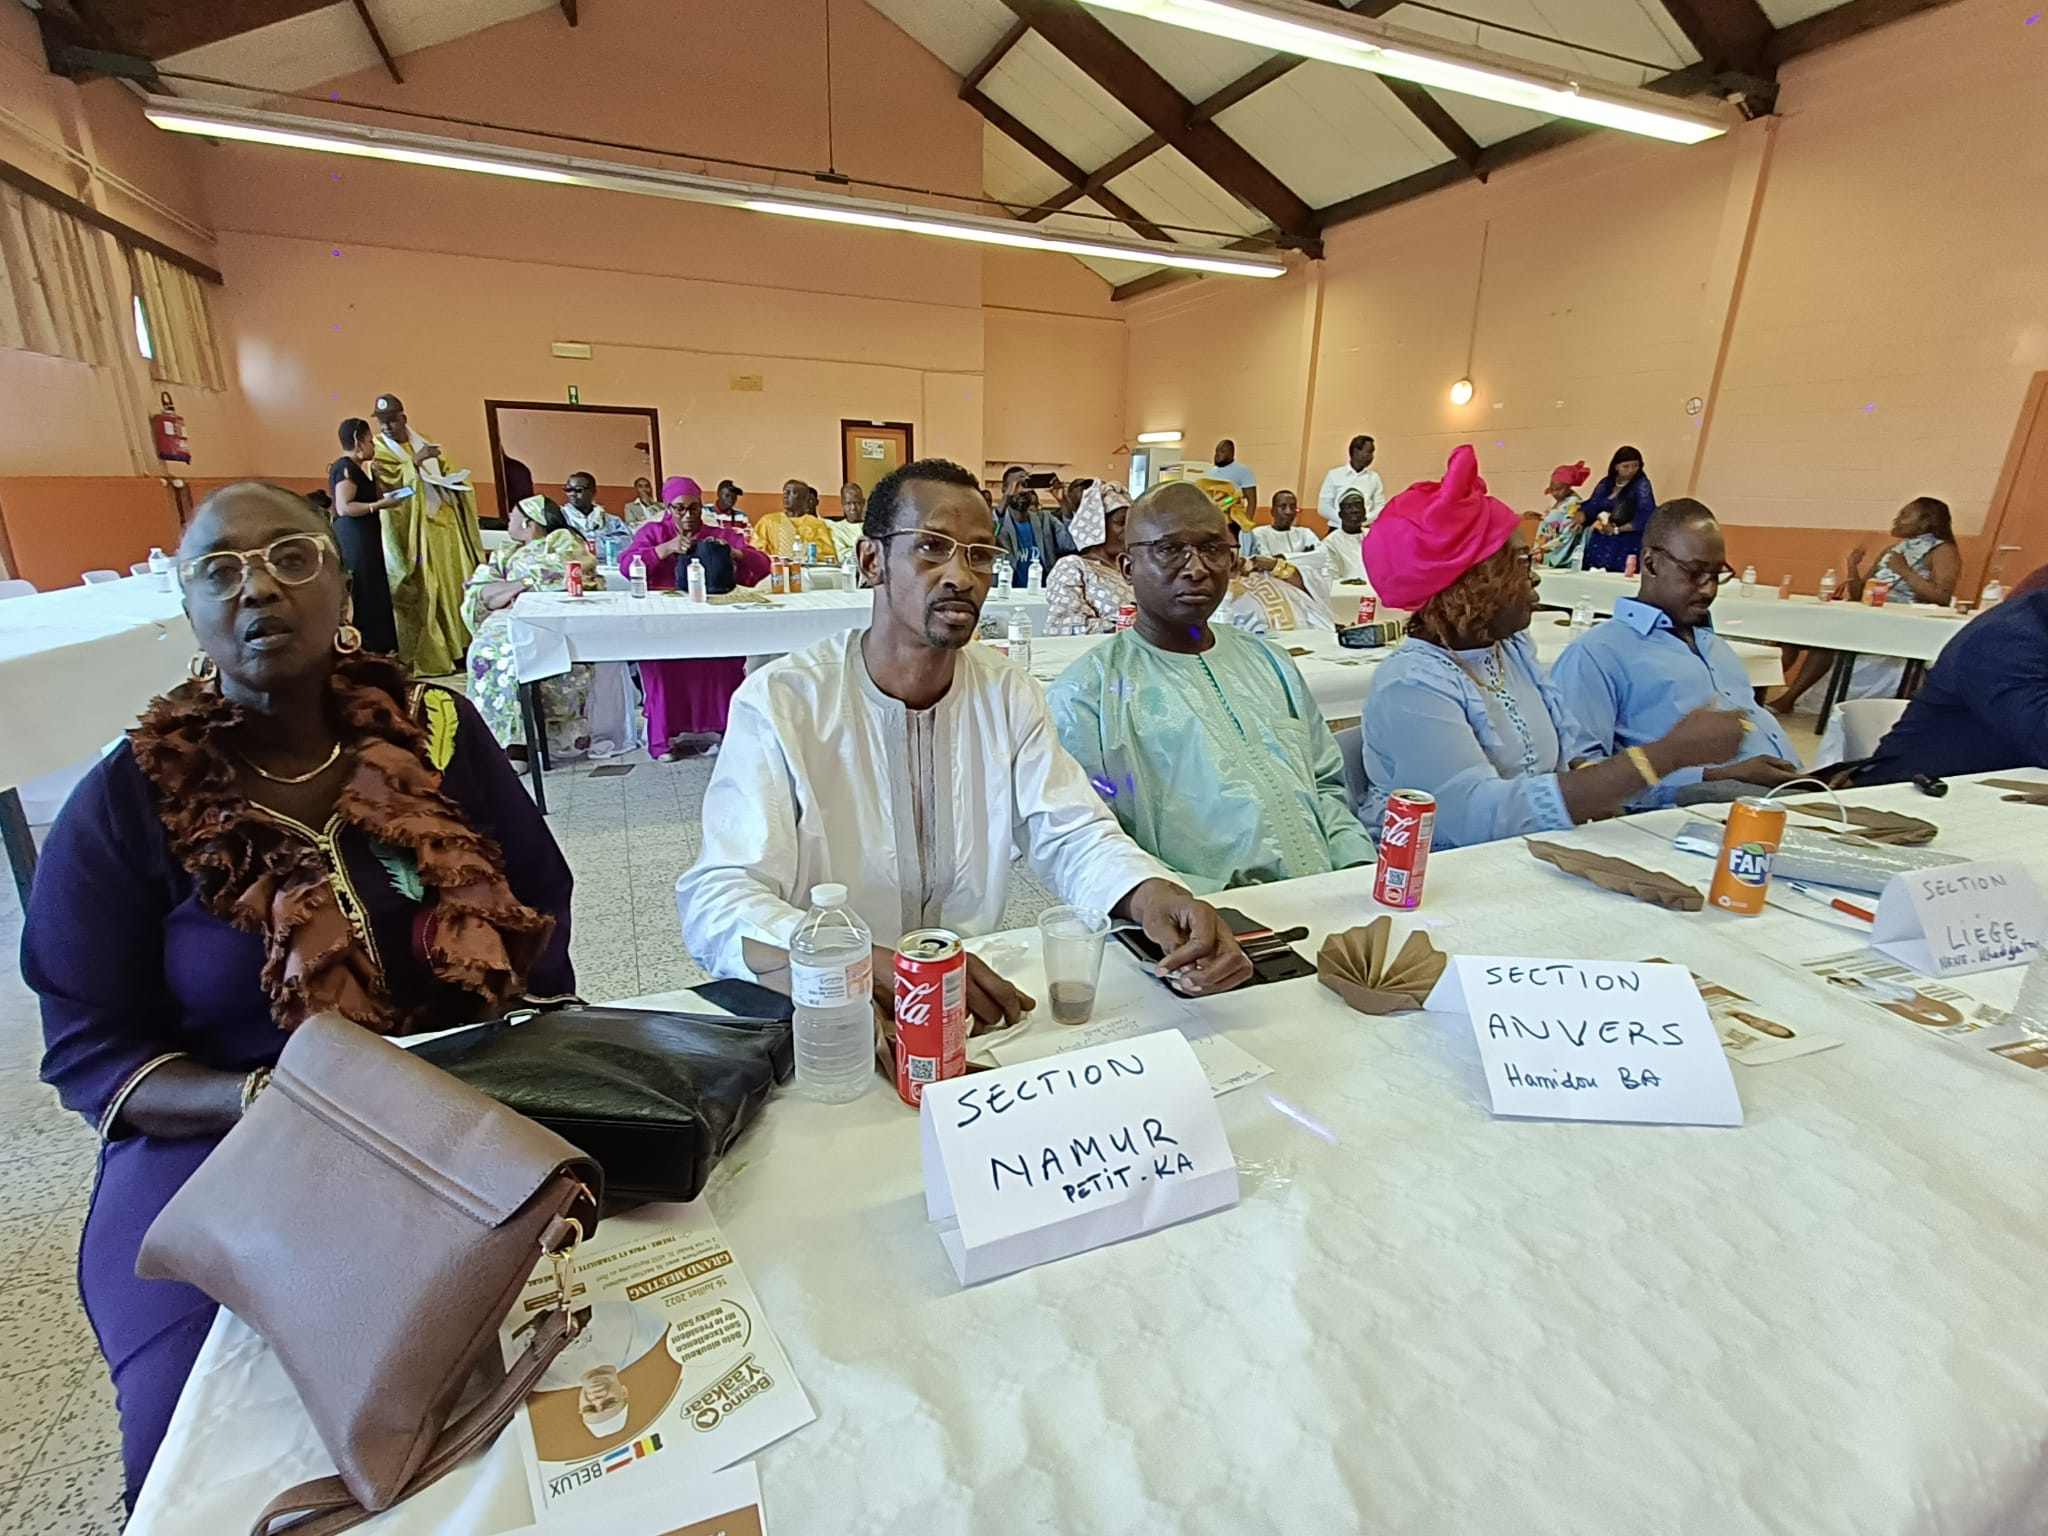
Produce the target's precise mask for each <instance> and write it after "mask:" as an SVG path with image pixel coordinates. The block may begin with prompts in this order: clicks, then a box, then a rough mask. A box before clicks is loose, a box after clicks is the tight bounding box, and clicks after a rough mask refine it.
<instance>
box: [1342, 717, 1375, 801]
mask: <svg viewBox="0 0 2048 1536" xmlns="http://www.w3.org/2000/svg"><path fill="white" fill-rule="evenodd" d="M1336 734H1337V750H1338V751H1339V752H1340V753H1342V754H1343V756H1344V798H1345V799H1347V800H1349V801H1350V802H1351V809H1352V812H1353V813H1354V814H1356V813H1357V810H1358V808H1359V807H1360V806H1361V805H1363V804H1365V792H1366V789H1367V788H1368V786H1367V784H1366V782H1365V728H1364V727H1363V726H1359V725H1347V726H1345V727H1344V729H1343V730H1341V731H1339V732H1337V733H1336Z"/></svg>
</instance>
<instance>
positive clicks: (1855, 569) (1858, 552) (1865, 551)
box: [1849, 544, 1870, 577]
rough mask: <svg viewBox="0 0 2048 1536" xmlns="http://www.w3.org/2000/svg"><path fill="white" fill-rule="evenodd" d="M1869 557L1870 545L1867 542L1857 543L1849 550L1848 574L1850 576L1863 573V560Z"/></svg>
mask: <svg viewBox="0 0 2048 1536" xmlns="http://www.w3.org/2000/svg"><path fill="white" fill-rule="evenodd" d="M1869 558H1870V546H1869V545H1867V544H1858V545H1857V546H1856V547H1855V548H1854V549H1852V550H1850V551H1849V574H1850V575H1851V576H1852V577H1855V576H1861V575H1862V574H1863V562H1864V561H1865V560H1868V559H1869Z"/></svg>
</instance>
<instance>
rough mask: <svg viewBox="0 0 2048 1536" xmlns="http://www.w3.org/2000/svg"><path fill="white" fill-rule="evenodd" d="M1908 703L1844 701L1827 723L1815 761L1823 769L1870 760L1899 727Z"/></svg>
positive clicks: (1838, 705) (1836, 707)
mask: <svg viewBox="0 0 2048 1536" xmlns="http://www.w3.org/2000/svg"><path fill="white" fill-rule="evenodd" d="M1906 703H1907V701H1906V700H1904V699H1844V700H1843V701H1842V702H1841V703H1840V704H1837V705H1836V706H1835V712H1834V714H1833V715H1831V716H1830V717H1829V719H1828V728H1827V732H1826V734H1825V735H1823V736H1822V737H1821V739H1820V753H1819V756H1818V758H1817V759H1816V761H1817V762H1818V763H1820V764H1823V765H1825V764H1827V763H1857V762H1861V761H1862V760H1863V759H1864V758H1866V757H1869V756H1871V755H1872V754H1874V753H1875V752H1876V751H1877V744H1878V743H1879V742H1881V741H1883V740H1884V738H1885V733H1886V732H1887V731H1889V730H1890V729H1891V728H1892V727H1893V726H1895V725H1897V724H1898V723H1899V716H1901V715H1903V714H1904V713H1905V712H1906Z"/></svg>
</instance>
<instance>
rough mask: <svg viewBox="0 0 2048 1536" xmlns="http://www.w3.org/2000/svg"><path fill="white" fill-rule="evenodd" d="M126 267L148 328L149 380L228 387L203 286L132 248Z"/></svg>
mask: <svg viewBox="0 0 2048 1536" xmlns="http://www.w3.org/2000/svg"><path fill="white" fill-rule="evenodd" d="M128 267H129V270H130V271H131V272H132V273H133V274H134V277H135V296H136V297H137V298H138V299H140V300H141V301H142V314H143V318H144V320H145V321H146V323H147V325H148V332H149V373H150V377H151V378H153V379H155V380H156V381H157V382H158V383H161V384H189V385H192V386H194V387H196V388H199V389H225V388H226V387H227V374H226V371H225V370H224V369H223V368H222V367H221V361H220V347H219V346H218V345H217V344H216V343H215V341H214V339H213V313H212V311H211V310H210V309H209V308H208V307H207V303H206V287H205V285H204V284H202V283H201V282H200V281H199V279H198V278H196V277H194V276H193V275H192V274H191V273H190V272H187V271H186V270H185V269H184V268H183V267H174V266H172V265H171V264H170V263H169V262H168V261H165V260H164V259H163V258H162V257H161V256H158V255H156V254H154V253H153V252H150V251H138V250H134V249H132V248H131V249H130V250H129V252H128Z"/></svg>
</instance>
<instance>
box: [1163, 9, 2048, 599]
mask: <svg viewBox="0 0 2048 1536" xmlns="http://www.w3.org/2000/svg"><path fill="white" fill-rule="evenodd" d="M2036 8H2037V7H2035V6H2034V5H2032V4H2018V3H2013V0H1960V3H1958V4H1955V5H1952V6H1949V7H1946V8H1944V9H1941V10H1938V11H1935V12H1931V13H1929V14H1926V15H1923V16H1920V17H1916V18H1913V19H1910V20H1908V21H1904V22H1900V23H1897V24H1895V25H1893V26H1891V27H1888V28H1885V29H1883V30H1881V31H1879V32H1876V33H1873V34H1871V35H1869V36H1867V37H1864V38H1862V39H1859V40H1857V41H1855V42H1853V43H1849V44H1845V45H1842V46H1841V47H1839V48H1836V49H1833V50H1830V51H1828V52H1825V53H1822V54H1818V55H1815V56H1813V57H1811V58H1809V59H1805V60H1801V61H1797V62H1795V63H1793V64H1791V65H1789V66H1787V67H1786V69H1785V70H1784V71H1783V75H1782V83H1783V91H1782V95H1781V97H1780V109H1781V112H1782V117H1781V118H1780V119H1778V120H1777V121H1775V122H1772V123H1752V124H1747V125H1744V126H1743V127H1741V128H1739V129H1738V130H1736V131H1735V132H1733V133H1730V134H1729V135H1727V136H1726V137H1725V138H1723V139H1720V140H1717V141H1715V142H1713V143H1710V144H1706V145H1701V146H1697V147H1693V148H1689V149H1680V148H1673V147H1669V146H1663V145H1657V144H1652V143H1648V142H1645V141H1640V140H1627V139H1623V138H1621V137H1620V136H1613V135H1610V136H1606V137H1602V138H1595V139H1589V140H1586V141H1582V142H1580V143H1578V144H1575V145H1572V146H1569V147H1567V148H1563V149H1560V150H1557V151H1553V152H1552V153H1550V154H1548V155H1545V156H1543V157H1541V158H1539V159H1536V160H1533V161H1530V162H1528V163H1526V164H1524V165H1520V166H1516V167H1511V168H1509V169H1507V170H1504V171H1501V172H1498V173H1496V174H1495V175H1494V176H1493V177H1492V179H1491V180H1490V181H1489V182H1488V183H1487V184H1485V185H1483V186H1480V185H1471V186H1466V187H1459V188H1455V189H1450V190H1447V191H1444V192H1440V193H1437V194H1434V195H1432V196H1430V197H1427V198H1423V199H1419V200H1417V201H1415V202H1413V203H1408V204H1404V205H1401V206H1400V207H1397V208H1395V209H1392V210H1389V211H1388V212H1386V213H1382V214H1379V215H1375V216H1373V217H1370V218H1368V219H1364V220H1361V221H1359V222H1357V223H1356V224H1353V225H1349V226H1345V227H1343V228H1340V229H1338V230H1336V231H1334V232H1333V233H1332V234H1331V236H1330V237H1329V239H1328V242H1327V249H1328V259H1327V261H1326V262H1325V263H1323V267H1322V278H1323V294H1322V315H1321V319H1320V324H1317V323H1315V321H1314V319H1313V310H1314V305H1315V281H1314V277H1313V275H1301V276H1296V275H1290V276H1289V277H1287V278H1285V279H1281V280H1278V281H1275V282H1269V283H1256V284H1254V283H1243V282H1238V283H1233V282H1230V281H1228V280H1225V279H1211V280H1206V281H1204V282H1201V283H1197V284H1191V285H1185V286H1182V287H1180V288H1175V289H1168V290H1165V291H1162V292H1160V293H1158V294H1155V295H1152V296H1148V297H1146V298H1143V299H1139V300H1136V301H1134V302H1132V303H1131V304H1130V305H1128V306H1127V308H1128V310H1129V322H1130V333H1131V354H1130V365H1129V376H1130V394H1129V409H1128V413H1127V420H1128V423H1129V425H1130V427H1131V430H1132V431H1134V432H1136V431H1141V430H1147V429H1151V428H1157V427H1180V428H1182V429H1183V430H1184V431H1186V432H1187V434H1188V443H1187V446H1188V448H1189V450H1190V451H1191V452H1203V451H1206V448H1207V445H1208V444H1209V443H1211V442H1212V441H1213V440H1214V438H1215V437H1216V436H1218V435H1219V434H1225V433H1227V434H1229V435H1231V436H1234V437H1235V438H1236V439H1237V442H1238V452H1239V456H1240V457H1241V458H1243V459H1244V460H1245V461H1246V462H1247V463H1249V464H1251V465H1252V466H1253V467H1254V468H1255V469H1256V470H1257V471H1258V472H1259V486H1260V492H1261V495H1262V497H1267V498H1270V495H1271V493H1272V491H1273V490H1274V489H1276V488H1278V487H1279V486H1280V485H1282V484H1285V483H1288V478H1289V477H1291V476H1293V475H1294V474H1296V473H1297V470H1296V466H1298V465H1299V464H1300V463H1301V461H1302V459H1303V458H1304V457H1305V458H1306V459H1307V467H1306V472H1305V473H1303V474H1302V475H1301V479H1302V481H1303V485H1302V487H1301V489H1302V490H1303V492H1304V494H1312V493H1313V491H1314V489H1315V487H1316V485H1318V484H1319V483H1320V479H1321V476H1322V473H1323V472H1324V471H1325V470H1326V469H1328V468H1329V467H1330V466H1331V465H1334V464H1336V463H1338V462H1339V461H1340V460H1341V458H1342V456H1343V453H1344V447H1345V443H1346V441H1347V440H1348V439H1349V438H1350V436H1351V435H1352V434H1353V433H1354V432H1360V431H1364V432H1370V433H1372V434H1373V435H1374V436H1375V437H1376V438H1377V439H1378V440H1379V450H1380V453H1379V467H1380V469H1381V472H1382V474H1383V475H1384V476H1385V477H1386V479H1387V482H1388V484H1389V486H1390V487H1393V488H1398V487H1399V486H1401V485H1404V484H1406V483H1408V482H1410V481H1413V480H1419V479H1434V478H1436V477H1437V475H1438V473H1439V472H1440V471H1441V469H1442V465H1443V460H1444V457H1445V454H1446V453H1447V451H1448V449H1449V448H1450V447H1451V446H1453V445H1454V444H1456V443H1458V442H1473V443H1475V444H1476V445H1477V446H1478V448H1479V454H1480V461H1481V464H1482V466H1483V468H1484V470H1485V472H1486V474H1487V477H1488V479H1489V481H1490V482H1491V483H1492V486H1493V488H1494V490H1495V492H1496V493H1497V494H1499V495H1501V496H1503V497H1504V498H1505V499H1507V500H1508V501H1509V502H1511V503H1512V504H1514V505H1517V506H1520V507H1524V508H1533V507H1535V506H1536V505H1537V504H1538V501H1539V498H1540V496H1541V492H1542V489H1543V485H1544V482H1545V481H1546V480H1547V479H1548V475H1549V471H1550V469H1551V468H1552V467H1553V466H1554V465H1556V464H1558V463H1560V462H1569V461H1571V460H1573V459H1577V458H1584V459H1586V460H1587V461H1588V463H1590V464H1591V465H1593V467H1594V468H1595V469H1596V470H1602V469H1604V468H1605V465H1606V460H1607V457H1608V455H1609V454H1610V453H1611V452H1612V451H1613V449H1614V448H1615V446H1616V445H1618V444H1620V443H1622V442H1631V443H1634V444H1635V445H1637V446H1638V447H1640V448H1641V449H1643V451H1644V452H1645V454H1646V455H1647V456H1648V461H1649V469H1650V473H1651V475H1652V477H1653V479H1654V480H1655V482H1656V485H1657V488H1658V490H1659V492H1660V494H1662V495H1665V496H1672V495H1678V494H1683V493H1684V492H1686V491H1687V489H1688V488H1689V482H1691V480H1692V478H1693V466H1694V460H1695V457H1696V454H1698V451H1699V446H1700V438H1701V434H1702V431H1703V430H1704V432H1705V448H1704V452H1703V455H1701V463H1700V472H1699V476H1698V483H1697V493H1698V494H1700V495H1701V496H1702V497H1703V498H1704V499H1705V500H1706V501H1707V502H1708V503H1709V504H1710V505H1712V506H1713V507H1715V509H1716V510H1717V511H1718V512H1719V513H1720V514H1721V516H1722V518H1723V520H1724V522H1726V523H1728V524H1730V525H1731V535H1730V536H1731V542H1732V543H1733V544H1734V545H1735V547H1736V549H1737V552H1738V555H1739V553H1740V550H1741V547H1742V540H1743V537H1744V535H1743V534H1742V532H1741V531H1740V530H1741V529H1742V528H1744V527H1750V528H1755V529H1756V530H1757V535H1756V537H1755V538H1754V540H1753V541H1752V548H1753V549H1754V550H1755V552H1756V555H1757V558H1758V561H1759V565H1760V572H1759V574H1760V575H1763V574H1768V576H1769V579H1771V580H1773V581H1775V580H1776V577H1777V576H1778V575H1781V574H1783V571H1781V570H1776V569H1768V570H1766V569H1764V568H1774V567H1776V566H1778V565H1779V564H1781V563H1788V562H1789V563H1790V564H1791V567H1792V569H1793V570H1794V571H1795V573H1796V574H1797V576H1798V579H1799V581H1800V583H1801V585H1802V586H1804V585H1805V583H1806V582H1807V581H1808V579H1809V578H1810V577H1812V578H1817V577H1818V575H1819V573H1820V569H1821V566H1822V565H1824V564H1826V563H1830V562H1831V561H1833V562H1838V561H1839V559H1840V557H1841V554H1842V552H1843V551H1844V550H1845V549H1846V547H1847V545H1848V543H1849V542H1851V534H1850V532H1849V531H1850V530H1855V531H1856V532H1857V533H1858V534H1859V535H1860V534H1861V533H1864V532H1868V533H1870V534H1873V535H1877V534H1881V533H1882V530H1883V528H1884V527H1885V526H1886V524H1887V523H1888V521H1889V519H1890V516H1891V514H1892V512H1893V511H1894V510H1895V509H1896V508H1897V506H1898V505H1899V504H1900V503H1901V502H1903V501H1905V500H1906V499H1908V498H1909V497H1911V496H1913V495H1917V494H1923V493H1925V494H1931V495H1937V496H1941V497H1943V498H1944V499H1946V500H1948V501H1949V502H1950V503H1951V505H1952V506H1953V507H1954V509H1955V514H1956V524H1957V528H1958V531H1959V532H1961V533H1963V534H1965V535H1969V534H1973V533H1974V532H1975V531H1976V530H1977V529H1978V528H1979V527H1980V525H1981V523H1982V520H1983V517H1984V512H1985V508H1986V505H1987V502H1988V500H1989V497H1990V494H1991V491H1992V488H1993V484H1994V482H1995V481H1996V479H1997V475H1998V471H1999V466H2000V464H2001V461H2002V459H2003V457H2004V454H2005V450H2006V446H2007V443H2008V441H2009V439H2010V436H2011V433H2012V430H2013V424H2014V420H2015V417H2016V415H2017V413H2018V411H2019V408H2020V405H2021V403H2022V400H2023V399H2024V395H2025V390H2026V386H2027V381H2028V379H2029V377H2030V376H2031V374H2032V372H2033V371H2034V370H2036V369H2038V368H2042V367H2048V361H2044V358H2048V321H2044V319H2043V316H2044V315H2048V309H2044V307H2043V302H2042V295H2043V294H2044V293H2048V257H2044V255H2043V254H2042V253H2043V252H2044V251H2048V200H2044V199H2043V198H2041V197H2040V196H2038V195H2036V194H2037V193H2038V191H2039V189H2040V188H2041V187H2042V186H2043V185H2048V71H2044V70H2043V69H2042V68H2041V67H2040V64H2041V60H2040V49H2041V48H2043V47H2048V36H2041V35H2039V34H2041V33H2042V32H2043V30H2044V29H2043V28H2041V27H2034V28H2032V29H2029V28H2028V26H2027V18H2028V17H2029V16H2031V15H2032V14H2034V11H2035V9H2036ZM1930 71H1931V73H1930ZM1909 72H1910V78H1911V79H1912V81H1913V87H1912V89H1911V90H1910V91H1909V92H1903V93H1902V91H1901V88H1900V82H1901V80H1903V79H1906V78H1908V76H1909ZM1759 187H1761V194H1760V199H1759V197H1758V195H1757V193H1758V188H1759ZM1753 210H1754V213H1755V235H1754V241H1753V245H1752V246H1751V248H1750V253H1749V258H1748V262H1747V265H1746V267H1744V266H1743V264H1742V262H1741V255H1742V250H1743V243H1744V236H1745V234H1746V233H1747V230H1748V226H1749V221H1750V218H1751V215H1752V211H1753ZM1482 233H1483V234H1484V237H1485V240H1486V245H1487V258H1486V276H1485V287H1484V292H1483V296H1482V297H1481V300H1480V303H1479V311H1478V328H1477V333H1476V340H1475V341H1474V344H1473V351H1472V363H1471V372H1472V377H1473V379H1474V380H1475V382H1476V384H1477V386H1478V388H1477V393H1476V396H1475V398H1474V400H1473V401H1472V403H1471V404H1470V405H1469V406H1466V407H1463V408H1460V407H1454V406H1452V405H1451V404H1450V401H1449V398H1448V390H1449V386H1450V384H1451V383H1452V381H1453V380H1455V379H1456V378H1457V377H1458V376H1459V375H1460V374H1462V373H1463V372H1465V370H1466V345H1467V336H1468V334H1469V333H1470V328H1471V325H1472V319H1473V303H1474V291H1475V285H1476V280H1477V277H1478V264H1479V249H1480V241H1481V238H1482ZM1738 275H1739V276H1740V278H1741V282H1740V285H1739V287H1738V284H1737V277H1738ZM1305 330H1306V331H1307V333H1308V334H1309V335H1311V336H1312V338H1313V357H1314V365H1315V388H1314V403H1313V407H1312V409H1311V410H1309V411H1308V412H1307V414H1306V419H1305V420H1304V415H1303V412H1302V410H1301V408H1300V404H1299V402H1300V400H1301V399H1302V395H1303V382H1302V381H1303V379H1304V377H1305V376H1306V374H1307V371H1308V364H1307V361H1306V359H1305V356H1304V347H1303V345H1302V338H1303V336H1304V332H1305ZM1724 333H1725V335H1726V338H1727V355H1726V360H1725V364H1724V365H1723V368H1722V377H1721V382H1720V387H1719V389H1718V391H1717V390H1716V389H1715V385H1714V376H1715V362H1716V358H1717V356H1718V355H1719V353H1720V350H1721V346H1722V341H1723V336H1724ZM1225 359H1229V360H1231V362H1232V363H1234V364H1235V366H1230V365H1228V364H1226V363H1225V362H1224V360H1225ZM1695 396H1697V397H1700V398H1701V399H1702V401H1703V403H1704V409H1703V410H1702V411H1701V413H1700V414H1699V415H1697V416H1695V415H1692V414H1689V413H1688V411H1687V402H1688V401H1689V400H1690V399H1691V398H1692V397H1695ZM1866 407H1870V408H1869V409H1866ZM1276 466H1277V469H1276ZM1766 529H1769V530H1771V532H1770V533H1768V534H1766V533H1765V530H1766ZM1811 530H1840V531H1839V532H1833V533H1820V534H1815V533H1813V532H1811ZM1965 549H1966V553H1967V552H1969V550H1970V541H1969V540H1968V539H1967V538H1966V540H1965ZM1808 567H1811V569H1810V570H1809V569H1808Z"/></svg>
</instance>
